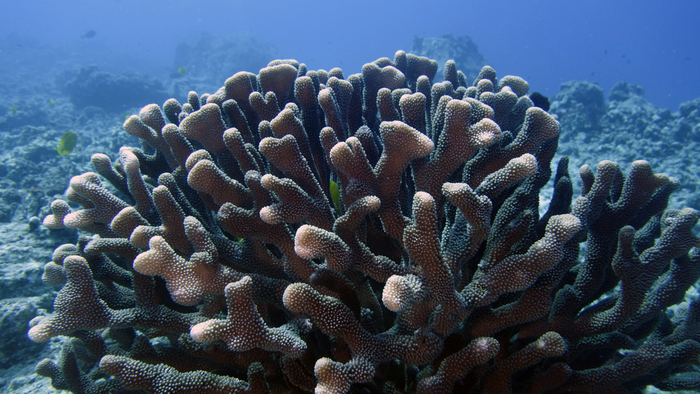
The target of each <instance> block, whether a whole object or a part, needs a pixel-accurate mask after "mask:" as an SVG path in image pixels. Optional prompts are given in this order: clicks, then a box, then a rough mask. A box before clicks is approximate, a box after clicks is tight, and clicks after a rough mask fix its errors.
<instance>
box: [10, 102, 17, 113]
mask: <svg viewBox="0 0 700 394" xmlns="http://www.w3.org/2000/svg"><path fill="white" fill-rule="evenodd" d="M9 112H10V115H15V114H16V113H17V107H15V104H14V103H12V104H10V110H9Z"/></svg>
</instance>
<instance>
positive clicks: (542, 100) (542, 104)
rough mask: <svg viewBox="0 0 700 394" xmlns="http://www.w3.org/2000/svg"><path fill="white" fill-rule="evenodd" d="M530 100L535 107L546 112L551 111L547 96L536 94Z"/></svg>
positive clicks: (531, 95)
mask: <svg viewBox="0 0 700 394" xmlns="http://www.w3.org/2000/svg"><path fill="white" fill-rule="evenodd" d="M530 100H532V103H533V104H535V107H538V108H542V109H543V110H545V111H549V99H548V98H547V96H545V95H544V94H542V93H540V92H534V93H532V94H530Z"/></svg>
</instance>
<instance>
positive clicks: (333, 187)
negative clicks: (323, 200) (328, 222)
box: [329, 181, 340, 215]
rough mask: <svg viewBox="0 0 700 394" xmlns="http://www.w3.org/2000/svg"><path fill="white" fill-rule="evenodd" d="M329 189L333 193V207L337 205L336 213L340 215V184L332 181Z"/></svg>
mask: <svg viewBox="0 0 700 394" xmlns="http://www.w3.org/2000/svg"><path fill="white" fill-rule="evenodd" d="M329 189H330V191H331V199H332V200H333V205H335V213H337V214H338V215H340V189H339V188H338V184H337V183H335V182H333V181H331V184H330V186H329Z"/></svg>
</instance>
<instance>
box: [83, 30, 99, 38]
mask: <svg viewBox="0 0 700 394" xmlns="http://www.w3.org/2000/svg"><path fill="white" fill-rule="evenodd" d="M96 35H97V32H96V31H94V30H92V29H90V30H88V31H86V32H85V33H83V35H82V36H80V38H92V37H95V36H96Z"/></svg>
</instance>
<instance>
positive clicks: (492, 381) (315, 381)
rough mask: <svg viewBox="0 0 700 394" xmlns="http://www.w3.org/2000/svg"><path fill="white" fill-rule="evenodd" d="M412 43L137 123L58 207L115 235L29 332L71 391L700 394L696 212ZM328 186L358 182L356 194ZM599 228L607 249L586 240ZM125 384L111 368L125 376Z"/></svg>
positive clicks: (509, 86)
mask: <svg viewBox="0 0 700 394" xmlns="http://www.w3.org/2000/svg"><path fill="white" fill-rule="evenodd" d="M437 69H438V64H437V62H436V61H431V60H429V59H428V58H425V57H420V56H415V55H411V54H406V53H404V52H402V51H399V52H397V53H396V55H395V57H394V59H393V60H392V59H388V58H381V59H378V60H376V61H374V62H372V63H368V64H366V65H365V66H364V67H363V69H362V73H361V74H353V75H350V76H347V78H346V77H345V75H344V73H343V71H342V70H340V69H337V68H335V69H332V70H330V71H324V70H318V71H314V70H307V68H306V66H305V65H304V64H300V63H298V62H296V61H293V60H280V61H274V62H271V63H270V64H269V65H268V67H266V68H264V69H262V70H261V71H260V73H259V74H257V75H256V74H252V73H248V72H239V73H237V74H235V75H234V76H232V77H231V78H229V79H228V80H226V83H225V85H224V86H223V87H222V88H221V89H219V90H218V91H217V92H215V93H213V94H202V95H198V94H197V93H195V92H190V94H189V96H188V100H187V102H186V103H184V104H181V103H179V102H178V101H176V100H174V99H170V100H168V101H166V102H165V104H164V105H163V106H162V107H161V106H158V105H155V104H152V105H148V106H146V107H144V108H143V109H142V110H141V112H140V114H139V115H138V116H131V117H130V118H129V119H127V120H126V122H125V123H124V128H125V130H126V131H127V132H128V133H129V134H131V135H133V136H135V137H138V138H139V139H141V141H142V143H143V146H142V147H141V148H122V149H121V150H120V152H119V160H118V162H116V163H112V162H111V160H110V159H109V157H108V156H106V155H94V156H93V157H92V162H93V165H94V169H95V172H88V173H85V174H82V175H79V176H76V177H74V178H72V179H71V182H70V188H69V189H68V192H67V200H68V201H69V202H70V203H71V204H72V206H71V204H69V202H66V201H62V200H57V201H55V202H54V203H53V204H52V210H53V214H52V215H50V216H47V217H46V218H45V220H44V224H45V225H46V226H47V227H49V228H62V227H69V228H78V229H80V230H83V231H86V232H89V233H93V234H94V235H93V236H84V237H81V239H80V240H79V242H78V243H77V244H76V245H63V246H61V247H59V248H58V249H57V250H56V251H55V252H54V256H53V261H52V262H51V263H49V264H47V265H46V267H45V269H44V277H43V279H44V280H45V281H46V282H47V283H50V284H54V285H56V284H63V288H62V290H61V291H60V292H59V293H58V296H57V298H56V301H55V303H54V310H55V311H54V314H53V315H51V316H47V317H38V318H37V319H35V320H34V321H33V323H32V328H31V329H30V331H29V336H30V338H31V339H32V340H34V341H37V342H42V341H47V340H48V339H50V338H52V337H54V336H57V335H68V336H70V337H72V338H73V340H72V341H71V342H70V343H69V344H68V345H67V346H66V347H65V348H64V350H63V354H62V357H61V359H60V360H59V361H58V362H57V363H56V362H54V361H51V360H45V361H43V362H42V363H40V365H38V366H37V372H38V373H40V374H42V375H44V376H49V377H51V378H52V381H53V384H54V386H55V387H56V388H59V389H65V390H70V391H73V392H90V391H96V390H101V389H104V390H112V391H120V390H122V391H123V390H141V391H146V392H155V393H165V392H177V391H178V390H179V391H183V392H184V391H186V390H190V391H197V392H203V393H204V392H219V391H222V390H224V391H228V392H256V393H257V392H285V391H286V392H311V391H314V390H315V391H316V392H318V393H344V392H350V391H353V390H355V391H358V390H362V389H365V390H368V391H369V392H426V393H427V392H450V391H452V390H456V391H459V392H469V391H473V392H511V391H512V392H547V391H550V392H562V391H569V392H591V391H598V390H604V389H605V390H618V391H624V390H627V391H636V390H639V389H641V388H643V387H645V386H647V385H649V384H653V385H656V386H657V387H659V388H662V389H697V388H698V379H697V374H698V372H697V370H696V367H695V365H696V364H697V360H698V354H699V352H700V343H698V340H700V338H698V331H697V327H695V326H696V325H697V322H698V313H699V311H700V303H698V301H696V300H693V301H692V302H691V303H690V304H689V305H688V306H687V311H686V312H685V313H682V314H681V313H677V314H675V315H674V314H671V313H670V310H669V309H668V308H669V307H671V306H673V305H676V304H679V303H681V302H682V301H683V297H684V294H685V293H686V290H688V288H690V286H692V284H693V283H695V282H696V280H697V279H698V277H699V276H700V266H699V265H698V264H699V263H700V261H699V260H700V256H699V255H698V249H697V247H698V246H700V245H699V241H698V238H697V237H695V236H694V235H693V233H692V228H693V226H694V225H695V224H696V223H697V221H698V212H697V211H695V210H692V209H682V210H666V209H665V208H666V205H667V203H668V200H669V198H670V195H671V193H672V192H673V191H675V190H676V189H677V188H678V187H679V182H678V181H677V180H676V179H674V178H670V177H668V176H666V175H663V174H655V173H654V172H653V171H652V168H651V166H650V165H649V163H647V162H644V161H635V162H633V163H631V164H630V166H629V169H628V170H627V171H626V174H625V173H624V172H623V170H622V169H621V168H620V167H619V166H618V165H617V164H616V163H613V162H609V161H602V162H600V163H599V164H598V166H597V167H596V169H595V170H593V169H592V168H591V167H588V166H584V167H582V168H581V170H580V176H581V183H582V185H583V186H582V193H581V196H579V197H578V198H576V199H573V190H572V186H571V185H572V183H571V182H572V181H571V179H570V176H569V173H568V160H567V159H562V160H560V161H559V165H558V168H557V172H556V175H555V177H554V185H555V186H554V192H553V194H552V199H551V204H550V205H549V209H548V211H547V212H546V213H544V214H542V215H541V214H540V196H539V194H540V189H542V188H543V187H544V186H545V185H546V184H547V182H548V181H549V179H550V177H551V175H552V174H551V170H550V164H551V161H552V159H553V157H554V155H555V153H556V150H557V146H558V138H559V133H560V130H559V122H558V121H557V120H556V118H555V117H553V116H552V115H550V114H549V113H547V112H546V111H544V110H542V109H540V108H537V107H535V106H533V103H532V101H531V100H530V99H529V98H528V96H527V94H528V92H529V86H528V84H527V82H525V81H524V80H522V79H521V78H518V77H513V76H504V77H501V78H497V75H496V72H495V70H493V69H492V68H490V67H484V68H483V69H482V70H481V72H480V73H479V75H478V77H477V78H476V79H475V80H474V81H473V83H472V82H471V81H468V80H467V78H466V76H465V74H464V73H462V72H461V71H458V70H457V67H456V64H455V63H454V62H447V63H446V64H445V66H444V79H445V82H438V83H433V80H434V78H435V74H436V72H437ZM331 182H333V183H335V184H337V185H339V187H340V196H339V201H338V207H337V208H336V207H335V206H334V205H335V204H334V201H333V196H332V195H331V184H332V183H331ZM583 243H585V245H586V247H585V248H584V249H582V248H581V245H582V244H583ZM103 378H106V379H103Z"/></svg>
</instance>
